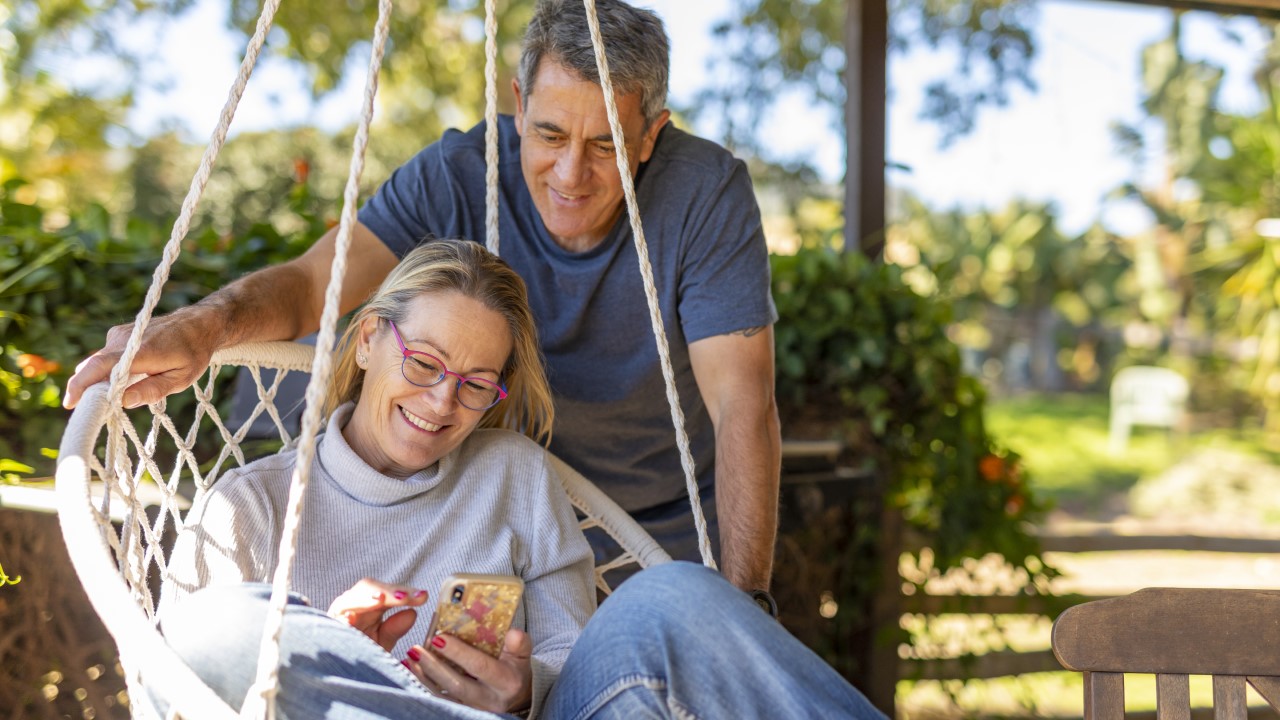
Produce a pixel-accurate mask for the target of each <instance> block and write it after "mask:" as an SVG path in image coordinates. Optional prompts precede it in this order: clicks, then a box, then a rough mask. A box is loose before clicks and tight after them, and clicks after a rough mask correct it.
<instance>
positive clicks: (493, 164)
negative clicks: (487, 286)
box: [484, 0, 498, 255]
mask: <svg viewBox="0 0 1280 720" xmlns="http://www.w3.org/2000/svg"><path fill="white" fill-rule="evenodd" d="M496 4H497V3H496V0H485V2H484V167H485V173H484V208H485V210H484V230H485V238H484V240H485V247H487V248H489V252H491V253H493V254H494V255H497V254H498V13H497V10H496V9H495V5H496Z"/></svg>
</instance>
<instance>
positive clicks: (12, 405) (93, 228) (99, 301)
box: [0, 180, 326, 481]
mask: <svg viewBox="0 0 1280 720" xmlns="http://www.w3.org/2000/svg"><path fill="white" fill-rule="evenodd" d="M21 185H22V182H21V181H16V180H14V181H9V182H8V183H6V184H5V185H4V186H3V188H0V338H3V341H2V343H3V347H2V348H0V349H2V351H3V352H2V354H0V406H3V408H4V414H3V416H0V478H3V479H5V480H8V481H13V480H14V479H16V478H18V477H19V476H21V475H35V476H36V477H44V476H49V475H52V474H53V463H54V458H55V455H56V449H57V446H58V443H59V441H60V439H61V437H62V431H63V427H64V426H65V424H66V419H67V412H66V411H65V410H63V409H62V407H61V398H62V390H63V388H65V387H66V382H67V379H68V378H69V377H70V375H71V373H72V371H74V369H75V366H76V364H77V363H79V362H80V361H81V360H82V359H84V358H85V357H87V356H88V355H89V354H90V353H92V352H94V351H95V350H97V349H98V348H99V347H101V345H102V342H103V340H104V339H105V337H106V332H107V330H108V329H109V328H110V327H111V326H113V325H116V324H119V323H125V322H130V321H132V320H133V319H134V317H135V316H136V315H137V312H138V310H139V309H141V307H142V302H143V298H144V297H145V295H146V292H147V289H148V287H149V286H150V284H151V279H152V275H153V273H154V272H155V269H156V266H157V264H158V263H159V261H160V254H161V251H162V249H163V246H164V243H165V242H166V241H167V240H168V228H164V229H162V228H160V227H157V226H155V225H153V224H151V223H148V222H144V221H142V220H137V219H130V220H128V221H126V222H125V223H123V229H122V230H115V229H113V228H114V226H115V225H116V223H114V222H113V219H112V218H111V217H110V216H109V215H108V213H107V211H106V210H105V209H103V208H102V207H100V206H91V207H89V208H87V209H86V210H84V211H83V212H80V213H78V214H76V215H75V216H73V217H72V218H71V219H70V222H68V223H67V224H65V226H63V227H62V228H60V229H57V230H46V229H45V227H46V225H47V222H48V218H47V216H46V213H45V212H44V210H42V209H41V208H40V207H37V206H34V205H28V204H24V203H20V202H17V201H15V200H13V199H12V196H13V194H14V191H15V190H16V189H17V188H18V187H20V186H21ZM290 203H291V204H293V205H294V206H295V208H296V209H298V210H304V211H305V210H306V209H308V205H309V204H310V196H309V194H308V193H307V191H306V188H305V186H302V185H299V186H298V187H297V188H296V189H295V191H294V193H293V194H292V195H291V197H290ZM303 217H304V218H305V220H306V224H305V229H304V230H302V231H299V232H294V233H291V234H288V235H284V234H281V233H280V232H278V231H277V230H276V229H275V228H273V227H271V226H269V225H255V226H253V227H252V228H251V229H250V231H249V232H248V233H247V234H246V235H245V236H244V237H240V238H235V239H232V238H230V237H226V236H219V235H218V234H217V233H215V232H213V231H210V230H204V231H200V232H197V233H195V234H193V235H191V236H189V237H188V238H187V240H186V241H185V242H184V251H183V253H182V254H181V255H180V256H179V259H178V262H177V263H175V265H174V267H173V269H172V273H171V276H170V279H169V282H168V283H166V285H165V290H164V292H163V294H162V295H161V298H160V304H159V306H158V307H157V309H156V314H162V313H165V312H169V311H171V310H173V309H176V308H178V307H182V306H185V305H189V304H191V303H193V302H195V301H196V300H198V299H200V298H201V297H203V296H204V295H206V294H208V293H209V292H211V291H213V290H215V289H217V288H219V287H221V286H222V285H224V284H226V283H227V282H228V281H230V280H231V279H234V278H236V277H239V276H240V275H242V274H244V273H246V272H248V271H250V270H253V269H256V268H258V267H261V266H262V265H265V264H267V263H272V262H277V261H280V260H284V259H287V258H288V257H292V256H294V255H296V254H298V253H300V252H301V251H302V250H303V249H305V248H306V247H307V245H308V243H309V242H310V240H311V238H313V237H317V236H318V235H319V234H320V233H322V232H323V230H324V228H325V225H326V223H325V222H324V221H323V220H320V219H319V216H318V214H316V213H307V214H305V215H304V216H303ZM180 403H181V401H179V405H177V406H174V405H171V406H170V408H169V410H170V412H171V413H174V414H177V413H180V412H181V411H182V407H181V404H180Z"/></svg>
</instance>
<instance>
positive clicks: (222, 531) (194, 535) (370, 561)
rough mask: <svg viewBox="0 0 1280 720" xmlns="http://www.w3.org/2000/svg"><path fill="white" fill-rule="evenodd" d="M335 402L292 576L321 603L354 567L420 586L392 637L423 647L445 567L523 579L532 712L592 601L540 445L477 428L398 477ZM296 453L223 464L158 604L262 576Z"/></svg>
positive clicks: (274, 547)
mask: <svg viewBox="0 0 1280 720" xmlns="http://www.w3.org/2000/svg"><path fill="white" fill-rule="evenodd" d="M353 407H354V405H351V404H348V405H345V406H343V407H341V408H339V409H338V410H337V411H335V412H334V413H333V416H332V417H331V418H330V419H329V425H328V429H327V432H325V433H324V434H322V435H321V436H320V438H319V443H318V448H317V452H316V460H315V466H314V468H313V469H312V472H311V481H310V484H309V485H308V488H307V495H306V497H305V499H304V501H303V516H302V519H301V523H300V534H299V538H298V554H297V557H296V558H295V560H294V566H293V580H292V583H291V587H292V589H293V590H294V591H295V592H299V593H301V594H302V595H304V596H305V597H307V598H308V599H310V601H311V603H312V605H313V606H314V607H317V608H319V609H321V610H326V609H328V607H329V605H330V603H332V602H333V600H334V599H335V598H336V597H337V596H338V595H340V594H342V593H343V592H345V591H346V590H348V589H350V588H351V586H352V585H354V584H355V583H356V582H357V581H358V580H360V579H361V578H365V577H368V578H373V579H375V580H380V581H383V582H388V583H396V584H401V585H406V586H409V587H413V588H418V589H422V590H426V591H427V592H428V593H430V595H431V597H430V599H429V601H428V603H427V605H426V606H425V607H424V608H422V609H420V610H419V612H418V619H417V623H416V624H415V625H414V627H413V629H411V630H410V631H409V632H408V633H406V634H405V636H404V637H403V638H402V639H401V640H400V642H399V643H398V644H397V645H396V647H395V649H394V651H393V654H394V655H395V657H396V658H403V657H404V655H405V653H406V652H407V651H408V649H409V648H410V647H411V646H412V645H415V644H422V643H424V641H425V638H426V632H427V625H428V623H429V622H430V620H431V615H432V611H431V608H433V607H434V606H435V603H436V601H438V600H439V598H437V597H435V596H436V594H438V593H439V589H440V584H441V583H442V582H443V581H444V579H445V578H446V577H448V576H449V575H450V574H452V573H461V572H466V573H501V574H510V575H516V576H519V577H520V578H522V579H523V580H524V582H525V592H524V601H523V603H522V607H521V608H520V610H519V611H518V612H517V613H516V617H515V622H514V623H513V627H518V628H523V629H525V630H526V631H527V632H528V633H529V635H530V636H531V639H532V640H533V659H534V662H533V710H534V714H537V712H538V710H539V709H540V708H541V705H542V701H543V700H544V699H545V698H546V694H547V691H548V690H549V689H550V687H551V684H552V683H553V682H554V681H555V679H556V677H557V675H558V673H559V670H560V667H561V666H562V665H563V664H564V661H565V658H566V657H568V654H569V650H570V649H571V648H572V647H573V643H574V641H575V640H576V639H577V637H578V634H579V633H580V632H581V631H582V627H583V626H584V625H586V622H587V619H588V618H589V617H590V615H591V613H592V612H593V611H594V609H595V590H594V585H593V582H592V555H591V550H590V548H589V546H588V545H587V542H586V540H585V539H584V538H583V536H582V532H581V531H580V530H579V529H578V523H577V520H576V518H575V516H574V512H573V507H572V506H571V505H570V503H569V500H568V498H567V496H566V495H565V493H564V490H563V489H562V488H561V485H560V479H559V477H558V476H557V475H556V473H555V471H554V469H553V468H552V467H551V465H550V464H549V463H548V461H547V460H548V455H547V453H546V451H545V450H544V449H543V448H542V447H540V446H538V445H537V444H536V443H534V442H533V441H531V440H529V439H528V438H526V437H524V436H522V435H519V434H517V433H514V432H509V431H504V430H476V431H475V432H473V433H472V434H471V436H470V437H468V438H467V439H466V440H464V441H463V443H462V444H461V445H460V446H459V447H458V448H457V449H455V450H454V451H453V452H451V453H450V454H448V455H447V456H445V457H443V458H441V459H440V461H439V462H437V463H435V464H434V465H432V466H431V467H429V468H427V469H425V470H422V471H421V472H419V473H417V474H416V475H413V476H412V477H409V478H407V479H404V480H400V479H396V478H390V477H387V476H384V475H382V474H380V473H378V472H377V471H375V470H374V469H373V468H371V467H369V466H368V465H367V464H366V463H365V462H364V461H363V460H361V459H360V457H359V456H357V455H356V454H355V452H354V451H353V450H352V449H351V446H350V445H348V444H347V441H346V439H345V438H344V437H343V436H342V432H341V428H342V427H343V426H344V425H345V424H346V421H347V419H348V418H349V417H350V414H351V410H352V408H353ZM296 461H297V454H296V452H285V453H281V454H279V455H272V456H270V457H266V458H262V459H261V460H258V461H256V462H253V463H250V464H248V465H246V466H244V467H242V468H238V469H236V470H233V471H231V472H228V473H227V474H226V475H225V476H224V477H222V478H221V479H220V480H219V481H218V482H217V483H216V484H215V485H214V487H213V489H212V490H211V491H210V492H209V493H208V494H206V495H204V496H203V497H202V498H201V499H200V501H199V502H197V503H196V505H195V506H194V507H193V508H192V509H191V512H190V513H189V514H188V517H187V524H186V528H185V529H184V530H183V531H182V533H181V534H180V535H179V536H178V540H177V543H176V545H175V547H174V550H173V554H172V556H171V560H170V566H169V567H170V570H171V571H172V574H173V576H172V579H171V580H170V581H168V582H166V583H165V585H164V589H163V591H162V593H161V602H160V604H161V611H163V608H164V606H165V605H167V604H168V603H170V602H176V601H178V600H180V599H181V598H182V597H183V596H185V595H187V594H189V593H192V592H194V591H195V590H198V589H199V588H202V587H205V586H208V585H214V584H224V583H236V582H243V581H261V582H270V581H271V579H272V575H273V574H274V572H275V567H276V564H277V563H276V559H277V554H278V547H279V537H280V534H281V529H282V527H283V525H284V517H285V512H286V509H287V504H288V496H289V484H290V480H291V478H292V475H293V468H294V465H295V463H296Z"/></svg>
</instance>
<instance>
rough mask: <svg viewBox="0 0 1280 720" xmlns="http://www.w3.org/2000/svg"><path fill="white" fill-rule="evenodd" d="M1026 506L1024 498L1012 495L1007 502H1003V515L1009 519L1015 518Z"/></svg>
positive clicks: (1015, 494)
mask: <svg viewBox="0 0 1280 720" xmlns="http://www.w3.org/2000/svg"><path fill="white" fill-rule="evenodd" d="M1026 504H1027V499H1026V498H1024V497H1023V496H1021V495H1019V494H1017V493H1014V494H1013V495H1010V496H1009V499H1008V500H1006V501H1005V503H1004V513H1005V514H1006V515H1008V516H1009V517H1016V516H1017V515H1018V514H1019V513H1021V512H1022V508H1023V507H1024V506H1025V505H1026Z"/></svg>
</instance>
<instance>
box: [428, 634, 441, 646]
mask: <svg viewBox="0 0 1280 720" xmlns="http://www.w3.org/2000/svg"><path fill="white" fill-rule="evenodd" d="M431 644H432V645H435V646H436V647H438V648H442V647H444V638H442V637H440V636H439V635H437V636H435V637H433V638H431Z"/></svg>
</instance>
